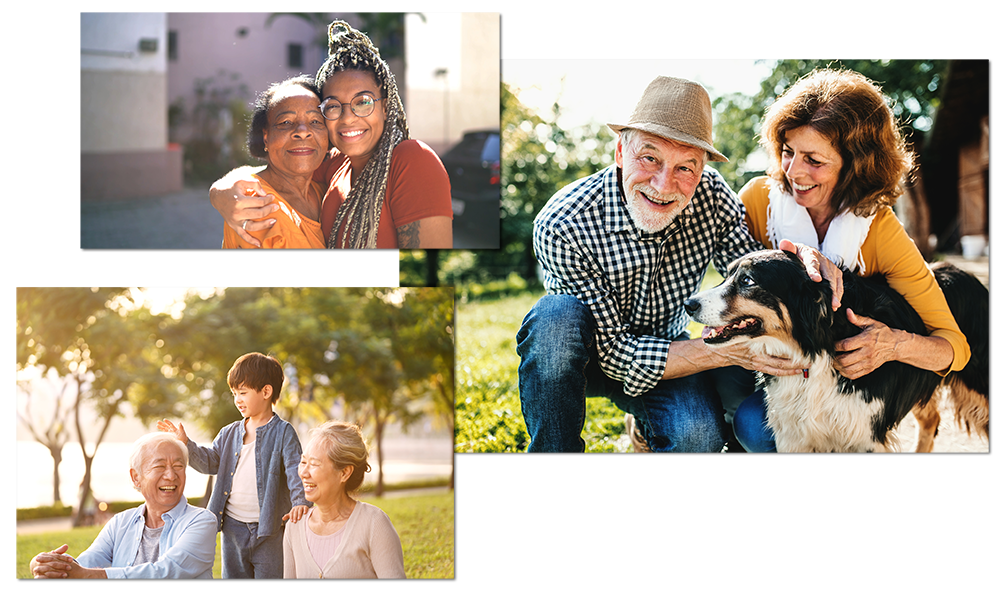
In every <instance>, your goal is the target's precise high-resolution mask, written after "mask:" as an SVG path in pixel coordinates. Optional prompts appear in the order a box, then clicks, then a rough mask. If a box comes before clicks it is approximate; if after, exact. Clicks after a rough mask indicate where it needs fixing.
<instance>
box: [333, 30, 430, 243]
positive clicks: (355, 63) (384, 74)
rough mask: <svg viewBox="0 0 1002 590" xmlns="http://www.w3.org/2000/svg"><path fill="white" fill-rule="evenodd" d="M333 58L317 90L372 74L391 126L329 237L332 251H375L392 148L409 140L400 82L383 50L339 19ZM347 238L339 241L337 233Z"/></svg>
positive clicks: (354, 186) (385, 132)
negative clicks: (343, 76)
mask: <svg viewBox="0 0 1002 590" xmlns="http://www.w3.org/2000/svg"><path fill="white" fill-rule="evenodd" d="M327 38H328V49H327V53H328V57H327V61H325V62H324V64H323V65H322V66H320V71H319V72H317V86H318V87H319V88H321V89H323V87H324V84H326V83H327V81H328V80H330V79H331V78H332V77H334V75H335V74H337V73H339V72H343V71H346V70H359V71H367V72H371V73H372V74H373V75H374V76H375V78H376V84H378V85H379V87H380V89H381V91H382V93H383V96H382V98H383V99H384V100H385V101H386V103H385V109H386V123H385V126H384V129H383V135H382V137H380V138H379V142H378V143H377V144H376V149H375V151H374V152H373V154H372V157H370V158H369V161H368V162H367V163H366V165H365V168H364V169H363V170H362V173H361V174H360V175H359V177H358V178H357V179H356V180H355V181H354V182H353V183H352V187H351V191H350V192H349V193H348V198H347V199H345V201H344V202H343V203H342V204H341V206H340V207H339V208H338V212H337V218H336V219H335V220H334V227H333V228H332V229H331V234H330V236H329V237H328V239H327V247H328V248H375V247H376V233H377V231H378V230H379V214H380V211H381V210H382V208H383V201H384V200H385V198H386V182H387V179H388V177H389V175H390V157H391V156H392V154H393V148H395V147H397V145H398V144H399V143H400V142H401V141H403V140H405V139H408V138H409V137H410V132H409V130H408V128H407V115H406V114H404V107H403V104H402V103H401V102H400V94H399V93H398V92H397V82H396V79H395V78H394V77H393V72H391V71H390V67H389V66H388V65H387V64H386V61H385V60H384V59H383V58H381V57H380V56H379V49H378V48H377V47H376V46H375V45H373V44H372V41H371V40H370V39H369V37H368V36H367V35H366V34H365V33H363V32H361V31H357V30H355V29H353V28H352V27H351V25H349V24H348V23H346V22H344V21H340V20H337V21H334V22H332V23H331V24H330V27H329V28H328V29H327ZM342 224H345V226H344V234H343V237H342V239H341V243H338V239H337V234H338V229H339V228H340V227H341V225H342Z"/></svg>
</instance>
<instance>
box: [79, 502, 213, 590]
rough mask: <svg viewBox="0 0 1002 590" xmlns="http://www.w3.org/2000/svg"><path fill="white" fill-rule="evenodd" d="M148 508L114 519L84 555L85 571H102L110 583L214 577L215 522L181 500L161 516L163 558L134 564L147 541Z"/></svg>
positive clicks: (209, 516)
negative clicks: (91, 569)
mask: <svg viewBox="0 0 1002 590" xmlns="http://www.w3.org/2000/svg"><path fill="white" fill-rule="evenodd" d="M145 514H146V504H143V505H141V506H138V507H136V508H131V509H129V510H126V511H125V512H120V513H118V514H116V515H115V516H114V517H113V518H112V519H111V520H110V521H108V524H106V525H105V526H104V528H103V529H101V532H100V533H99V534H98V536H97V538H96V539H94V542H93V543H91V546H90V547H88V548H87V550H86V551H84V552H83V553H81V554H80V556H79V557H77V562H78V563H79V564H80V565H82V566H84V567H100V568H104V571H105V573H106V574H107V575H108V578H112V579H114V578H135V579H164V578H212V564H213V562H214V561H215V560H216V519H215V518H213V516H212V513H211V512H209V511H208V510H206V509H204V508H199V507H197V506H191V505H190V504H188V500H187V499H186V498H185V497H184V496H181V501H180V502H178V504H177V506H175V507H173V508H171V509H170V510H169V511H168V512H167V513H165V514H164V515H163V519H164V530H163V532H162V533H161V534H160V557H159V558H158V559H157V560H156V562H154V563H141V564H139V565H132V564H133V562H135V561H136V555H138V554H139V543H140V542H141V541H142V540H143V527H144V526H145V519H146V517H145Z"/></svg>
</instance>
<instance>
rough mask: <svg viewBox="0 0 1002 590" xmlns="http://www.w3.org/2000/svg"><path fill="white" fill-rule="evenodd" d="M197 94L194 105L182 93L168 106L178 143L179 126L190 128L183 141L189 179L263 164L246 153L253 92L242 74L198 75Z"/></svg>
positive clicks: (219, 72) (180, 127) (203, 177)
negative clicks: (251, 93)
mask: <svg viewBox="0 0 1002 590" xmlns="http://www.w3.org/2000/svg"><path fill="white" fill-rule="evenodd" d="M194 95H195V100H194V104H191V105H189V104H187V103H186V101H185V99H184V97H183V96H182V97H178V98H177V99H175V100H174V102H172V103H171V104H170V106H169V107H168V125H169V129H170V131H171V135H172V141H174V142H179V141H178V138H177V136H178V135H179V130H180V129H182V128H183V129H188V130H190V135H189V136H188V137H187V138H186V139H184V140H182V141H180V143H181V144H182V145H183V146H184V170H185V177H186V180H215V179H217V178H219V177H220V176H223V175H224V174H226V173H227V172H229V171H230V170H232V169H233V168H237V167H239V166H243V165H245V164H250V165H254V166H259V165H261V164H262V162H261V161H260V160H257V159H256V158H252V157H251V155H250V154H249V153H248V152H247V131H248V129H249V127H250V116H251V111H250V108H249V107H248V103H249V101H250V100H251V95H250V90H249V89H248V87H247V84H245V83H244V82H243V81H242V80H241V79H240V74H238V73H236V72H227V71H225V70H219V71H218V72H216V74H215V75H213V76H209V77H206V78H198V79H196V80H195V92H194Z"/></svg>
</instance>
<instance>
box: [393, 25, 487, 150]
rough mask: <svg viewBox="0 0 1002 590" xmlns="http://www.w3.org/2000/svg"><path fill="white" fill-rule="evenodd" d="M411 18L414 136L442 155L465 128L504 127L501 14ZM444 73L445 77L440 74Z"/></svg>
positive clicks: (410, 83)
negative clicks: (501, 105)
mask: <svg viewBox="0 0 1002 590" xmlns="http://www.w3.org/2000/svg"><path fill="white" fill-rule="evenodd" d="M424 17H425V19H424V20H422V19H421V17H420V16H418V15H407V17H406V20H405V23H406V27H407V32H406V51H407V104H406V105H405V107H406V109H407V122H408V124H409V126H410V130H411V136H412V137H415V138H417V139H421V140H423V141H425V142H427V143H428V144H430V145H432V147H435V148H436V149H439V150H444V149H446V148H447V147H449V146H451V145H452V144H454V143H455V142H457V141H459V139H460V138H461V137H462V134H463V131H464V130H466V129H477V128H485V127H498V125H499V124H500V101H501V95H500V86H501V46H500V38H501V31H500V17H499V15H498V14H497V13H425V15H424ZM440 69H446V70H447V71H448V72H447V74H446V75H444V76H441V75H440V76H436V75H435V73H436V71H438V70H440Z"/></svg>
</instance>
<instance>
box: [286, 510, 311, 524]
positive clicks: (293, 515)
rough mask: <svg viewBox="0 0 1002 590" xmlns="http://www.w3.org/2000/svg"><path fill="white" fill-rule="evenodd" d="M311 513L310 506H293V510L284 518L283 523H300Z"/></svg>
mask: <svg viewBox="0 0 1002 590" xmlns="http://www.w3.org/2000/svg"><path fill="white" fill-rule="evenodd" d="M309 511H310V507H309V506H293V507H292V510H290V511H289V513H288V514H286V515H285V516H283V517H282V521H283V522H284V521H287V520H291V521H292V522H299V520H300V519H301V518H303V517H304V516H306V513H307V512H309Z"/></svg>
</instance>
